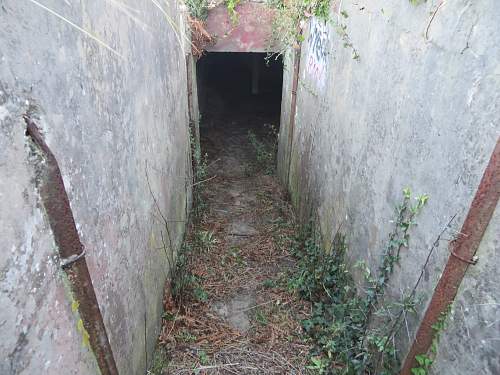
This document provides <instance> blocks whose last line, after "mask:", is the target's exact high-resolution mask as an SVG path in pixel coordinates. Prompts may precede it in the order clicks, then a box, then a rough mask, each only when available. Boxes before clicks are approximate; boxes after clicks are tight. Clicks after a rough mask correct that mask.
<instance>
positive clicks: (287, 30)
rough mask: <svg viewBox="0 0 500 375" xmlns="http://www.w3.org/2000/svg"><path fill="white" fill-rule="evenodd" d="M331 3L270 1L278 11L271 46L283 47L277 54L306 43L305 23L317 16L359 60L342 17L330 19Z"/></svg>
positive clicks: (324, 1) (344, 15)
mask: <svg viewBox="0 0 500 375" xmlns="http://www.w3.org/2000/svg"><path fill="white" fill-rule="evenodd" d="M410 1H414V0H410ZM416 1H419V0H416ZM330 2H331V0H289V1H280V0H269V6H271V7H273V8H275V10H276V16H275V18H274V20H273V33H272V38H271V40H270V44H271V45H278V46H280V47H281V50H280V51H279V52H278V53H277V54H278V55H280V54H284V53H285V51H286V50H287V49H289V48H298V47H299V46H300V43H302V42H303V41H304V36H303V34H302V29H303V27H304V23H305V22H306V21H307V20H308V19H309V18H310V17H312V16H315V17H317V18H318V19H320V20H322V21H324V22H328V23H330V24H332V25H333V27H334V28H335V30H336V32H337V34H338V35H339V37H340V39H341V41H342V44H343V46H344V47H345V48H350V49H351V51H352V58H353V59H354V60H359V57H360V56H359V53H358V51H357V49H356V48H355V47H354V45H353V43H352V42H351V39H350V38H349V35H348V33H347V25H345V24H343V23H342V22H341V20H340V17H338V18H337V19H333V18H331V17H330ZM340 16H342V18H344V19H346V18H348V17H349V15H348V14H347V12H346V11H345V10H342V11H341V12H340ZM269 57H270V56H268V58H269Z"/></svg>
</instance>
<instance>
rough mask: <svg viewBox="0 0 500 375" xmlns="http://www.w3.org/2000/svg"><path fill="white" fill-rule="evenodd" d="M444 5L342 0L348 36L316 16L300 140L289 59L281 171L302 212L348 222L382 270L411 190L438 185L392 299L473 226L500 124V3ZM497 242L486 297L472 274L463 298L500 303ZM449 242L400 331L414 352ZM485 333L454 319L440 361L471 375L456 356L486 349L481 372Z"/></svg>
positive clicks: (305, 63)
mask: <svg viewBox="0 0 500 375" xmlns="http://www.w3.org/2000/svg"><path fill="white" fill-rule="evenodd" d="M440 3H441V2H440V1H427V2H425V3H423V4H421V5H419V6H414V5H411V4H410V2H409V1H399V0H397V1H396V0H389V1H352V0H346V1H343V2H342V3H341V9H339V3H336V5H335V6H334V9H333V10H332V15H333V18H334V20H336V22H337V23H340V24H345V25H346V27H347V28H346V35H345V36H344V37H343V38H342V33H341V32H339V31H338V28H336V27H335V26H334V25H331V24H329V25H324V26H323V25H321V24H320V23H319V22H315V21H312V22H310V23H309V26H308V28H307V30H306V34H305V42H304V43H303V47H302V55H301V69H300V82H299V87H298V102H297V103H298V105H297V114H296V126H295V128H294V130H293V143H292V148H291V149H289V148H288V146H287V144H286V138H287V134H289V133H290V129H289V122H288V118H289V114H288V113H289V112H287V111H289V108H288V106H289V96H290V92H289V91H287V90H289V88H290V83H291V80H292V75H291V69H288V70H285V84H284V92H283V115H282V123H281V134H280V150H279V172H280V175H281V178H282V179H284V180H285V182H286V183H287V184H288V187H289V190H290V192H291V196H292V200H293V202H294V204H295V206H296V207H297V209H298V211H299V213H300V215H301V216H302V219H303V220H306V219H308V218H310V217H313V218H314V219H315V220H316V222H317V224H318V227H319V228H320V230H321V233H322V235H323V241H324V243H325V246H327V244H328V243H330V241H331V238H332V235H333V234H334V233H335V231H336V230H337V228H339V226H340V225H342V231H343V232H345V234H346V235H347V238H348V242H349V247H350V250H349V261H350V262H352V263H355V262H356V261H358V260H365V261H366V262H367V264H368V265H369V266H370V267H371V268H372V270H374V271H375V270H376V267H377V265H378V262H379V261H380V255H381V252H382V251H383V249H384V246H385V244H386V243H387V237H388V234H389V232H390V231H391V229H392V227H393V225H394V223H393V222H391V220H392V219H393V218H394V207H395V205H396V204H398V203H399V202H400V201H401V199H402V190H403V188H405V187H410V188H411V189H412V191H413V192H414V194H415V195H418V194H428V195H429V197H430V199H429V202H428V205H427V206H426V207H425V209H424V210H423V212H422V213H421V215H420V216H419V217H418V219H417V222H418V226H416V227H414V228H413V229H412V231H411V239H410V247H409V249H406V250H404V251H403V252H402V257H401V262H400V264H399V266H398V267H397V268H396V270H395V273H394V274H393V276H392V278H391V281H390V284H389V285H388V287H387V293H388V296H389V297H390V298H393V299H396V298H399V297H400V296H401V295H402V294H403V293H405V292H408V291H409V290H411V288H412V287H413V285H414V284H415V282H416V279H417V277H418V274H419V272H420V270H421V267H422V265H423V263H424V261H425V258H426V255H427V252H428V250H429V248H430V247H431V246H432V244H433V242H434V241H435V240H436V238H437V236H438V234H439V233H440V232H441V230H442V229H443V228H444V227H445V225H446V223H447V222H448V221H449V220H450V218H451V217H452V216H453V215H457V216H456V219H455V221H454V222H453V224H452V230H450V231H448V232H447V238H448V239H449V238H451V237H452V236H453V235H454V233H453V231H457V230H459V229H460V227H461V225H462V222H463V220H464V217H465V215H466V213H467V210H468V207H469V205H470V203H471V201H472V198H473V196H474V193H475V190H476V188H477V186H478V184H479V181H480V179H481V176H482V173H483V171H484V168H485V166H486V164H487V162H488V160H489V157H490V155H491V152H492V150H493V147H494V144H495V142H496V140H497V138H498V136H499V135H500V108H499V106H500V75H499V72H500V65H499V64H500V47H499V46H500V32H499V29H498V20H499V19H500V8H498V4H497V3H496V2H495V1H493V0H480V1H468V0H459V1H454V2H444V4H443V5H442V6H441V7H440V8H439V9H438V10H437V11H436V9H437V8H438V6H439V4H440ZM341 11H345V12H346V13H347V15H348V17H344V16H342V14H341ZM345 42H348V44H349V43H351V44H352V46H353V48H354V49H355V50H356V52H357V53H358V54H359V59H354V58H353V48H350V47H349V46H347V47H344V44H345ZM287 65H290V64H289V63H288V64H287ZM288 158H291V164H290V165H291V167H290V171H289V177H288V178H287V177H286V174H287V169H288V166H287V163H288ZM491 241H493V239H492V237H491V236H490V237H485V239H484V240H483V244H482V245H481V246H482V249H483V250H481V251H482V252H484V253H485V255H484V257H485V258H487V259H485V260H484V262H485V264H490V265H489V266H488V267H490V268H488V270H485V271H484V277H485V278H487V279H488V278H489V279H488V281H484V282H481V283H478V284H477V287H478V288H480V289H481V291H480V293H479V294H478V296H479V297H477V299H475V298H473V297H472V296H469V297H467V292H466V291H467V288H470V287H472V286H473V285H474V283H475V282H476V281H474V280H477V279H476V278H474V277H473V276H470V275H468V278H471V280H469V279H467V280H466V281H465V282H464V286H463V287H462V288H463V289H462V291H461V294H460V296H459V298H458V302H457V306H460V305H461V304H464V303H466V304H467V303H472V304H474V303H480V302H478V301H489V302H488V303H498V297H499V296H498V290H497V289H498V288H496V287H495V285H498V282H499V278H498V267H497V266H494V264H496V263H494V262H495V261H494V260H491V261H490V260H488V259H489V258H490V257H492V258H495V257H498V242H491ZM447 245H448V242H447V241H441V242H440V246H439V247H438V249H437V251H436V252H435V255H434V256H433V257H432V258H431V262H430V265H429V267H428V268H427V270H426V271H425V273H424V278H423V281H422V283H421V284H420V286H419V288H418V290H417V293H418V295H419V296H421V297H422V303H421V304H419V309H418V316H416V317H410V318H409V319H408V325H407V326H408V330H406V327H405V326H406V325H404V326H403V327H404V328H403V329H402V330H401V332H400V334H399V335H398V347H399V348H400V355H401V356H402V357H404V355H405V353H406V350H407V348H408V345H409V343H410V342H411V341H412V339H413V336H414V333H415V329H416V327H417V326H418V322H419V319H420V317H421V315H422V313H423V311H425V307H426V306H427V303H428V301H429V298H430V296H431V294H432V291H433V289H434V287H435V285H436V282H437V280H438V279H439V277H440V274H441V272H442V270H443V267H444V263H445V261H446V259H447V257H448V249H447ZM485 249H489V250H485ZM491 262H493V263H491ZM482 267H486V266H484V265H483V266H478V267H477V269H483V268H482ZM492 268H494V269H496V271H494V270H492ZM471 269H474V270H475V269H476V268H474V267H471ZM354 272H355V273H356V272H358V271H356V270H354ZM471 272H478V271H471ZM356 275H357V280H358V281H359V280H361V275H359V274H357V273H356ZM481 277H483V276H481ZM463 301H467V302H463ZM492 306H493V305H492ZM482 311H483V312H484V315H478V316H476V317H475V318H474V317H471V319H472V320H475V321H474V325H477V326H481V327H483V326H487V325H488V324H491V322H494V321H495V319H496V320H498V308H497V309H494V308H490V309H483V310H482ZM481 319H482V320H483V322H482V323H481V322H480V321H479V320H481ZM487 322H488V323H487ZM480 332H483V331H478V334H477V335H472V334H471V335H470V337H468V338H467V340H464V337H463V335H462V334H461V331H459V330H458V331H457V330H450V332H449V333H448V334H447V336H446V340H447V342H448V343H450V342H453V343H454V344H453V345H448V349H447V350H448V351H447V353H446V358H445V359H443V360H442V362H441V364H440V365H439V366H440V367H439V369H440V371H441V372H439V373H441V374H455V373H459V372H453V371H454V370H452V368H451V367H449V366H447V364H449V361H451V360H454V361H455V366H456V367H455V368H458V369H460V368H472V367H470V366H469V363H470V362H472V361H476V363H475V365H474V366H475V367H474V368H476V369H479V368H481V369H483V370H482V371H483V372H481V373H484V374H494V373H497V372H498V371H497V370H498V367H497V364H495V361H497V359H495V357H494V355H495V354H494V353H497V352H498V350H499V349H500V348H499V346H498V345H499V341H498V340H497V341H495V340H489V341H487V344H482V343H481V340H483V339H484V337H482V334H481V333H480ZM485 345H488V346H489V348H488V349H486V346H485ZM469 347H474V348H476V351H475V352H473V351H470V350H467V348H469ZM492 363H493V364H492ZM467 366H469V367H467ZM462 373H468V372H462Z"/></svg>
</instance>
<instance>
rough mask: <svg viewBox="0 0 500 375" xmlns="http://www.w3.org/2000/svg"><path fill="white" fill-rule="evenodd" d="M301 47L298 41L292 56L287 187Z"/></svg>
mask: <svg viewBox="0 0 500 375" xmlns="http://www.w3.org/2000/svg"><path fill="white" fill-rule="evenodd" d="M300 35H301V34H300ZM301 47H302V43H299V46H298V48H297V49H295V55H294V58H293V78H292V99H291V101H290V122H289V126H288V168H287V170H286V179H285V182H286V184H287V188H289V187H290V167H291V165H292V145H293V132H294V129H295V114H296V113H297V88H298V86H299V75H300V55H301Z"/></svg>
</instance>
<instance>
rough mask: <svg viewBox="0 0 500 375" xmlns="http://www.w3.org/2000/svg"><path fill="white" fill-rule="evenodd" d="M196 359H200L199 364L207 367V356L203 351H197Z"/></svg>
mask: <svg viewBox="0 0 500 375" xmlns="http://www.w3.org/2000/svg"><path fill="white" fill-rule="evenodd" d="M198 358H199V359H200V363H201V364H202V365H203V366H205V365H207V364H208V362H209V359H208V355H207V353H206V352H205V351H204V350H199V351H198Z"/></svg>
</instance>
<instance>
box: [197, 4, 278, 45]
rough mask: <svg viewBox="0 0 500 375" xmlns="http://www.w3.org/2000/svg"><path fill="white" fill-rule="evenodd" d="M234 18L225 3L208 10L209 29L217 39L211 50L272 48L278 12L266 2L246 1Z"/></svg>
mask: <svg viewBox="0 0 500 375" xmlns="http://www.w3.org/2000/svg"><path fill="white" fill-rule="evenodd" d="M236 12H237V17H236V18H235V19H231V16H230V14H229V13H228V10H227V8H226V6H225V5H224V4H222V5H219V6H217V7H215V8H214V9H211V10H210V11H209V12H208V19H207V22H206V30H207V32H208V33H210V34H211V35H212V36H213V37H215V39H216V43H215V44H214V45H213V46H210V47H208V48H207V51H208V52H272V51H274V50H275V49H276V48H275V47H276V46H272V45H271V43H270V42H271V36H272V23H273V17H274V12H273V10H272V9H270V8H269V7H267V6H266V5H265V4H260V3H252V2H245V3H241V4H240V5H238V6H237V7H236Z"/></svg>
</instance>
